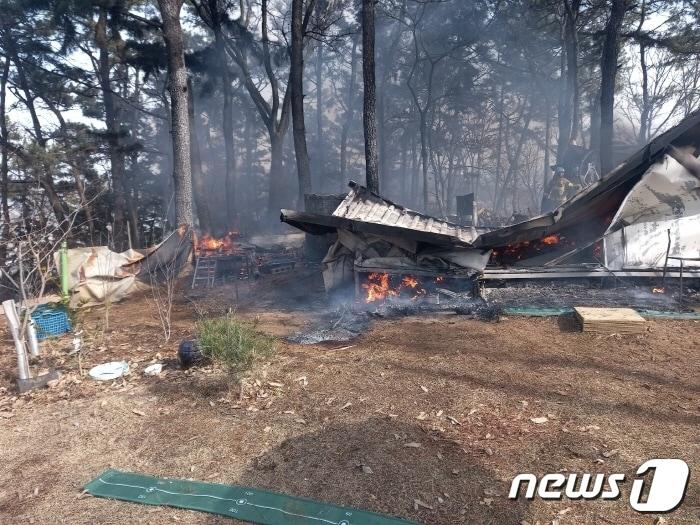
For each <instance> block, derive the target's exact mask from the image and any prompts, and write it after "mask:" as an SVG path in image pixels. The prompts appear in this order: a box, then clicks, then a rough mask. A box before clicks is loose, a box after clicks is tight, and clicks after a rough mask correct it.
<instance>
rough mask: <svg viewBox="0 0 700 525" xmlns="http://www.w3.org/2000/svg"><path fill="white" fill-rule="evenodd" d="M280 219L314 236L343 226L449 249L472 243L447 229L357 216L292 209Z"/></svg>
mask: <svg viewBox="0 0 700 525" xmlns="http://www.w3.org/2000/svg"><path fill="white" fill-rule="evenodd" d="M280 220H281V221H282V222H286V223H287V224H289V225H291V226H294V227H295V228H299V229H300V230H302V231H305V232H307V233H311V234H314V235H321V234H324V233H332V232H335V231H337V230H338V229H345V230H348V231H351V232H355V233H371V234H374V235H379V236H384V237H400V238H404V239H410V240H414V241H417V242H423V243H426V244H434V245H436V246H443V247H449V248H453V247H459V246H463V247H468V246H471V245H470V243H469V242H468V241H465V240H464V239H463V238H462V237H458V236H455V235H451V234H450V233H449V232H450V230H445V232H444V233H437V232H430V231H424V230H419V229H418V230H417V229H412V228H407V227H405V226H398V225H390V224H383V223H377V222H368V221H363V220H360V219H350V218H345V217H337V216H335V215H320V214H317V213H308V212H301V211H294V210H282V214H281V216H280ZM436 220H437V219H436ZM452 233H454V232H452Z"/></svg>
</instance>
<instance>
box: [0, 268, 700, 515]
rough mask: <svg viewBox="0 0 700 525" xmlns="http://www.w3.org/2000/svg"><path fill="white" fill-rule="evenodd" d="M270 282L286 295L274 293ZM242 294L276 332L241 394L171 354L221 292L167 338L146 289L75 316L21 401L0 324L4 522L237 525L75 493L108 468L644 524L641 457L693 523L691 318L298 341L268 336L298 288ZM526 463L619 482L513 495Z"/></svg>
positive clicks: (354, 501) (405, 331) (697, 507)
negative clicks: (99, 374)
mask: <svg viewBox="0 0 700 525" xmlns="http://www.w3.org/2000/svg"><path fill="white" fill-rule="evenodd" d="M314 286H318V283H316V284H315V285H314ZM275 288H284V289H285V291H286V297H288V298H289V300H288V301H287V302H284V301H276V300H274V293H273V291H274V289H275ZM242 293H244V295H245V294H247V295H246V297H247V298H248V299H247V301H246V300H243V303H244V304H243V306H240V307H239V308H238V313H239V314H240V315H242V316H244V317H246V318H248V319H250V320H251V321H253V322H256V323H258V326H259V328H260V329H261V330H264V331H267V332H270V333H273V334H275V335H277V336H280V342H279V349H278V352H277V354H276V356H275V357H274V358H272V359H271V360H270V361H269V362H265V363H260V364H259V365H258V366H257V367H256V368H255V370H254V372H253V373H252V374H251V376H250V377H248V378H247V379H246V385H247V386H246V387H245V388H244V396H243V397H241V396H240V395H239V390H238V387H237V386H236V385H235V384H234V382H233V381H232V380H231V377H230V375H229V374H228V373H227V372H226V371H225V370H223V369H221V368H219V367H217V366H213V365H209V366H203V367H196V368H192V369H189V370H181V369H179V368H178V367H177V365H176V361H175V356H176V348H177V344H178V342H179V341H180V340H181V339H182V338H183V337H187V336H190V335H191V334H192V330H193V322H194V319H195V316H196V314H195V311H199V312H201V311H202V310H210V311H211V310H216V309H218V310H225V309H226V307H227V306H228V305H230V304H233V296H234V294H233V290H232V288H231V287H230V286H228V287H224V288H221V289H219V290H217V292H216V294H217V295H215V296H213V297H208V296H205V295H204V294H202V293H200V294H194V295H191V296H190V298H189V299H187V300H185V299H182V300H180V301H179V302H178V304H177V305H176V308H175V312H174V315H173V320H174V325H173V335H172V338H171V341H170V342H169V343H164V342H163V336H162V331H161V329H160V326H159V324H158V320H157V318H156V316H155V312H154V308H153V305H152V304H151V303H150V301H149V300H148V297H147V296H142V297H137V298H133V299H130V300H128V301H126V302H124V303H122V304H118V305H114V306H112V307H111V308H110V309H109V311H108V312H106V311H105V310H104V309H94V310H93V311H91V312H87V313H83V314H81V316H80V320H79V321H80V325H81V327H82V329H83V337H84V347H83V350H82V351H81V353H80V354H73V355H68V352H69V351H70V350H71V348H72V343H71V338H70V337H64V338H62V339H58V340H55V341H52V342H51V343H50V347H47V350H46V354H47V357H45V360H46V363H48V364H50V365H53V366H55V367H57V368H59V369H60V370H61V371H62V372H63V377H62V379H61V380H60V382H59V384H58V385H55V386H53V387H52V388H49V389H45V390H41V391H35V392H32V393H28V394H25V395H22V396H17V395H16V394H15V393H14V387H13V383H12V381H13V379H14V373H15V368H14V357H13V355H12V346H11V344H10V341H9V339H8V336H7V333H6V330H4V328H3V337H4V340H3V352H2V353H1V354H0V463H1V464H2V466H3V468H2V470H0V523H3V524H5V523H7V524H11V523H42V524H43V523H47V524H55V523H66V524H71V525H73V524H94V523H100V524H127V523H129V524H131V523H143V524H166V523H167V524H170V523H188V524H189V523H191V524H205V523H206V524H214V523H233V521H232V520H229V519H226V518H223V517H220V516H213V515H208V514H204V513H198V512H190V511H184V510H177V509H172V508H161V507H148V506H142V505H136V504H132V503H127V502H119V501H108V500H104V499H99V498H94V497H91V496H89V495H87V494H83V493H82V490H81V487H82V486H83V485H84V484H85V483H86V482H88V481H89V480H91V479H92V478H94V477H95V476H97V475H98V474H100V473H101V472H103V471H104V470H105V469H107V468H110V467H111V468H118V469H122V470H128V471H135V472H140V473H145V474H151V475H156V476H168V477H177V478H191V479H197V480H204V481H213V482H220V483H236V484H243V485H249V486H256V487H261V488H268V489H272V490H276V491H280V492H285V493H289V494H294V495H298V496H304V497H311V498H315V499H319V500H323V501H328V502H333V503H336V504H341V505H349V506H353V507H359V508H363V509H368V510H373V511H377V512H383V513H388V514H392V515H397V516H401V517H404V518H407V519H411V520H415V521H416V522H419V523H424V524H436V525H437V524H441V525H452V524H457V523H464V524H497V525H508V524H525V523H527V524H531V525H534V524H536V523H539V524H540V525H545V524H550V523H558V524H560V525H569V524H571V525H573V524H576V525H579V524H607V523H613V524H649V525H651V524H653V523H659V522H658V521H657V518H658V517H657V516H655V515H650V514H639V513H636V512H634V511H633V510H632V509H631V508H630V507H629V505H628V495H629V489H630V486H631V482H630V479H631V478H633V477H634V473H635V471H636V468H637V467H638V466H639V465H640V464H641V463H643V462H644V461H646V460H648V459H650V458H656V457H659V458H673V457H678V458H682V459H684V460H686V461H687V462H688V464H689V465H690V469H691V481H690V484H689V489H688V493H687V496H686V498H685V501H684V502H683V504H682V506H681V507H680V508H679V509H678V510H676V511H675V512H673V513H670V514H668V515H666V516H665V517H664V518H665V519H666V520H667V521H666V522H663V523H670V524H682V523H687V524H690V523H699V522H700V484H699V482H698V477H697V474H696V473H697V472H700V440H699V439H698V436H699V432H698V430H699V428H700V426H699V423H700V396H699V393H700V381H699V380H698V378H699V377H700V323H698V322H694V321H653V322H649V328H648V331H647V332H646V333H644V335H641V336H624V337H621V336H614V335H613V336H605V337H603V336H594V335H591V334H583V333H580V332H577V331H574V329H573V327H572V326H571V323H570V322H569V321H567V320H566V319H554V318H543V319H533V318H515V317H511V318H507V319H503V320H502V321H501V322H498V323H489V322H482V321H476V320H469V319H464V318H462V317H460V316H457V315H434V316H430V317H420V318H417V317H407V318H404V319H400V320H392V321H386V320H384V321H377V322H375V323H374V324H373V325H372V327H371V329H370V330H369V331H368V332H366V333H365V334H363V335H362V336H361V337H359V338H358V339H357V340H355V341H352V342H349V343H335V344H328V343H326V344H320V345H313V346H300V345H295V344H291V343H288V342H285V340H284V339H283V336H284V335H286V334H289V333H291V332H293V331H294V330H296V329H298V328H300V327H302V326H304V325H305V324H306V323H309V322H311V321H312V320H313V309H310V308H308V307H307V306H304V305H302V303H301V301H302V300H303V299H304V296H305V295H308V294H309V293H310V290H309V289H308V288H307V287H305V286H298V287H296V288H295V287H294V286H293V284H292V283H291V282H288V283H285V282H284V281H283V280H278V281H276V282H273V284H272V286H270V285H269V284H268V285H267V288H265V286H261V287H260V288H257V289H252V290H248V291H243V292H242ZM246 304H247V306H246ZM253 304H255V305H256V306H253ZM295 304H298V305H299V307H298V308H295V307H294V305H295ZM107 314H108V315H107ZM115 359H127V360H129V362H130V363H131V366H132V372H131V373H130V374H129V375H128V376H127V377H126V378H124V379H122V380H117V381H114V382H107V383H102V382H96V381H92V380H90V379H89V378H88V377H87V375H86V371H87V370H88V369H89V368H90V367H91V366H94V365H95V364H99V363H102V362H106V361H111V360H115ZM151 362H164V363H165V364H166V366H165V370H164V372H163V373H162V374H161V375H160V376H157V377H147V376H144V375H143V373H142V370H143V368H144V367H145V366H147V365H148V364H149V363H151ZM280 385H281V386H280ZM537 418H546V422H544V423H535V422H533V421H532V419H537ZM538 421H540V420H539V419H538ZM521 472H533V473H536V474H539V475H542V474H545V473H554V472H578V473H584V472H591V473H595V472H602V473H608V474H609V473H617V472H621V473H624V474H625V475H626V477H627V481H626V482H625V483H624V484H622V490H623V495H622V497H621V498H620V499H618V500H616V501H571V500H567V499H564V500H563V501H556V502H551V501H550V502H547V501H543V500H541V499H535V500H533V501H531V502H529V501H525V500H523V499H519V500H517V501H512V500H509V499H508V498H507V492H508V488H509V486H510V481H511V479H512V478H513V477H514V476H515V475H516V474H517V473H521ZM416 500H418V501H419V502H420V503H418V504H417V503H416Z"/></svg>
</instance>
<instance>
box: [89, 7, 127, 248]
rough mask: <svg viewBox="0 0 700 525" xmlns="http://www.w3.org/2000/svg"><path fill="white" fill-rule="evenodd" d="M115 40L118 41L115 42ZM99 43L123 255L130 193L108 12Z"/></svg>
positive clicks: (103, 12)
mask: <svg viewBox="0 0 700 525" xmlns="http://www.w3.org/2000/svg"><path fill="white" fill-rule="evenodd" d="M112 40H114V39H112ZM95 43H96V44H97V48H98V49H99V62H98V74H99V81H100V88H101V90H102V98H103V101H104V109H105V125H106V127H107V145H108V148H109V160H110V166H111V168H112V213H113V221H114V224H113V225H112V227H113V230H112V234H113V239H114V241H113V242H114V247H115V248H116V249H117V250H118V251H120V250H123V249H124V248H125V247H126V240H127V233H126V213H125V209H126V192H125V178H126V175H125V172H126V170H125V161H124V150H123V149H122V148H121V145H120V135H121V133H122V129H121V123H120V120H119V119H120V110H119V105H118V100H117V97H116V95H115V93H114V90H113V87H112V82H111V78H110V76H111V75H110V70H111V67H112V66H111V64H110V47H112V44H113V42H112V41H110V39H109V37H108V36H107V9H106V8H104V7H103V8H101V9H100V16H99V18H98V20H97V24H95Z"/></svg>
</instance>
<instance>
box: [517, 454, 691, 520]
mask: <svg viewBox="0 0 700 525" xmlns="http://www.w3.org/2000/svg"><path fill="white" fill-rule="evenodd" d="M652 471H653V478H652V479H651V480H650V481H649V480H648V479H647V478H648V474H649V473H650V472H652ZM689 477H690V469H689V468H688V464H687V463H686V462H685V461H683V460H682V459H650V460H649V461H646V462H644V463H643V464H642V465H640V466H639V468H638V469H637V475H636V477H635V479H634V480H633V481H632V489H631V491H630V499H629V503H630V506H631V507H632V508H633V509H634V510H636V511H638V512H670V511H672V510H674V509H675V508H677V507H678V506H679V505H680V504H681V502H682V501H683V498H684V497H685V492H686V489H687V488H688V478H689ZM606 481H607V488H604V485H605V482H606ZM624 481H625V475H624V474H609V475H606V474H595V475H592V474H580V475H579V474H569V475H568V476H566V475H564V474H561V473H557V474H545V475H544V476H542V477H541V478H540V479H537V476H535V475H534V474H527V473H526V474H518V475H517V476H515V478H513V481H512V482H511V485H510V492H509V493H508V497H509V498H510V499H517V498H518V496H519V493H520V488H521V486H522V485H523V484H525V494H524V496H525V499H533V498H534V497H535V491H536V492H537V495H538V496H539V497H540V498H542V499H555V500H560V499H561V498H562V496H564V495H565V496H566V497H567V498H569V499H597V498H600V499H611V500H614V499H617V498H619V497H620V484H621V483H624ZM647 484H648V490H645V489H646V488H647ZM645 496H646V497H645Z"/></svg>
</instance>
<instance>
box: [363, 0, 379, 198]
mask: <svg viewBox="0 0 700 525" xmlns="http://www.w3.org/2000/svg"><path fill="white" fill-rule="evenodd" d="M374 2H375V0H362V80H363V84H364V106H363V114H362V123H363V127H364V135H365V173H366V180H367V188H368V189H369V190H370V191H374V192H377V193H378V192H379V165H378V157H377V155H378V153H377V107H376V102H377V93H376V81H375V57H374Z"/></svg>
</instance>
